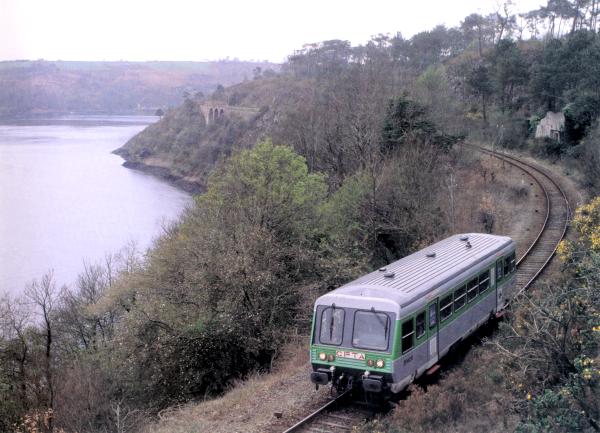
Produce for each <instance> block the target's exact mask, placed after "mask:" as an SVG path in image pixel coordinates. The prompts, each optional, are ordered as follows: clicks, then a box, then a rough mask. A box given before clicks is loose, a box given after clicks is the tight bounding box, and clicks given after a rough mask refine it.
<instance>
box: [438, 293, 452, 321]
mask: <svg viewBox="0 0 600 433" xmlns="http://www.w3.org/2000/svg"><path fill="white" fill-rule="evenodd" d="M451 315H452V295H451V294H450V295H448V296H446V297H445V298H442V300H441V301H440V318H441V319H442V322H443V321H444V320H446V319H447V318H448V317H450V316H451Z"/></svg>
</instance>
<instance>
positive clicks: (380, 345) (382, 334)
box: [352, 311, 390, 350]
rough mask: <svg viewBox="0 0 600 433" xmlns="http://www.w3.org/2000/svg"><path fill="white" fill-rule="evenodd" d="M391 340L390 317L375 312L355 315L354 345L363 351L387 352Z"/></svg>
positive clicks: (363, 312) (362, 312)
mask: <svg viewBox="0 0 600 433" xmlns="http://www.w3.org/2000/svg"><path fill="white" fill-rule="evenodd" d="M389 338H390V317H389V316H388V315H387V314H385V313H379V312H375V311H357V312H356V313H355V314H354V331H353V333H352V345H353V346H354V347H359V348H361V349H372V350H387V348H388V342H389Z"/></svg>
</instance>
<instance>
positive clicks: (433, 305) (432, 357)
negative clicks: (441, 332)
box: [427, 299, 439, 365]
mask: <svg viewBox="0 0 600 433" xmlns="http://www.w3.org/2000/svg"><path fill="white" fill-rule="evenodd" d="M438 322H439V308H438V300H437V299H436V300H435V301H432V302H430V303H429V305H428V306H427V336H428V338H429V349H428V350H429V359H428V363H429V364H430V365H433V364H434V363H436V362H437V361H438V358H439V354H438V346H439V341H438V340H439V338H438V329H439V323H438Z"/></svg>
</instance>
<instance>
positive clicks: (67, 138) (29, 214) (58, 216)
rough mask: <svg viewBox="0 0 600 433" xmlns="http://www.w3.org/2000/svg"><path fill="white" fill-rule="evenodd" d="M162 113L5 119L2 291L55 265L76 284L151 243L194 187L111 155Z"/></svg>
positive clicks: (1, 138) (0, 139) (0, 138)
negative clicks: (94, 268)
mask: <svg viewBox="0 0 600 433" xmlns="http://www.w3.org/2000/svg"><path fill="white" fill-rule="evenodd" d="M155 119H156V118H154V117H144V116H69V117H63V118H57V119H45V120H44V119H35V120H33V121H27V120H22V121H18V122H12V123H13V124H12V125H0V294H1V293H2V292H6V291H8V292H11V293H13V294H17V293H19V292H20V291H21V290H22V289H23V287H24V285H25V284H26V283H28V282H29V281H31V280H32V279H33V278H39V277H40V276H41V275H42V274H43V273H44V272H46V271H47V270H48V269H54V274H55V277H56V281H57V282H58V283H59V284H63V283H67V284H71V283H72V282H73V281H74V280H75V278H76V275H77V273H78V272H80V270H81V268H82V263H83V261H84V260H86V261H88V262H96V261H99V260H101V259H102V258H103V257H104V255H105V254H106V253H111V252H116V251H117V250H119V249H120V248H122V247H123V246H124V245H125V244H127V243H128V242H129V241H135V242H137V244H138V246H139V247H140V248H146V247H148V246H149V244H150V242H151V240H152V239H153V238H154V237H155V236H157V235H158V234H160V231H161V226H162V224H163V223H164V222H165V221H170V220H173V219H175V218H177V216H178V215H179V214H180V213H181V211H182V210H183V208H184V207H185V206H186V205H187V204H189V203H190V197H189V195H188V194H186V193H184V192H181V191H179V190H177V189H176V188H174V187H173V186H171V185H169V184H167V183H165V182H163V181H161V180H158V179H156V178H154V177H151V176H149V175H146V174H144V173H140V172H137V171H132V170H129V169H126V168H124V167H122V166H121V163H122V159H121V158H120V157H119V156H116V155H113V154H111V153H110V152H111V151H112V150H114V149H115V148H117V147H119V146H121V145H122V144H124V143H125V142H126V141H127V140H128V139H129V138H130V137H132V136H133V135H135V134H136V133H137V132H139V131H140V130H142V129H143V128H144V127H145V126H146V125H147V124H148V123H150V122H152V121H154V120H155Z"/></svg>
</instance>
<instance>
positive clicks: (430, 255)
mask: <svg viewBox="0 0 600 433" xmlns="http://www.w3.org/2000/svg"><path fill="white" fill-rule="evenodd" d="M425 255H426V256H427V257H435V251H430V252H428V253H427V254H425Z"/></svg>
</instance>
